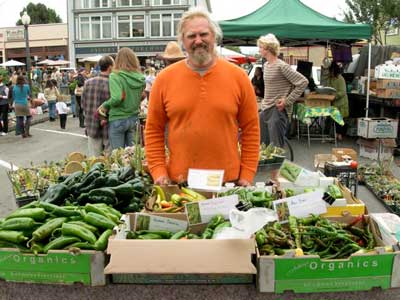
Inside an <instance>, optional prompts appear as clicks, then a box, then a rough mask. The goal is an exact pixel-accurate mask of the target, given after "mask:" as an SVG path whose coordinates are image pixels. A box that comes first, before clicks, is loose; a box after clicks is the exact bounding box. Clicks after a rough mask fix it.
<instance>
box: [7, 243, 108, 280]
mask: <svg viewBox="0 0 400 300" xmlns="http://www.w3.org/2000/svg"><path fill="white" fill-rule="evenodd" d="M0 261H1V264H0V278H1V279H3V280H5V281H13V282H26V283H45V284H74V283H81V284H83V285H89V286H102V285H105V284H106V277H105V275H104V265H105V255H104V253H103V252H99V251H84V250H82V251H80V252H78V253H72V252H68V251H63V250H54V251H49V253H48V254H39V255H33V254H26V253H21V252H19V250H16V249H8V248H7V249H5V248H2V249H0Z"/></svg>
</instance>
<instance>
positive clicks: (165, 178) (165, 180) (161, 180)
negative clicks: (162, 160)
mask: <svg viewBox="0 0 400 300" xmlns="http://www.w3.org/2000/svg"><path fill="white" fill-rule="evenodd" d="M170 183H171V180H170V179H169V178H168V176H160V177H158V178H157V179H156V180H154V184H156V185H168V184H170Z"/></svg>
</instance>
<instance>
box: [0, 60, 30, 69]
mask: <svg viewBox="0 0 400 300" xmlns="http://www.w3.org/2000/svg"><path fill="white" fill-rule="evenodd" d="M1 66H2V67H20V66H25V64H24V63H22V62H20V61H17V60H13V59H11V60H9V61H6V62H4V63H2V64H1Z"/></svg>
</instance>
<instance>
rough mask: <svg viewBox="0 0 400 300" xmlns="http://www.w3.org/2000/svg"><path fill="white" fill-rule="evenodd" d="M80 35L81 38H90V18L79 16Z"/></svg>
mask: <svg viewBox="0 0 400 300" xmlns="http://www.w3.org/2000/svg"><path fill="white" fill-rule="evenodd" d="M80 29H81V30H80V32H81V34H80V36H81V40H90V18H89V17H81V18H80Z"/></svg>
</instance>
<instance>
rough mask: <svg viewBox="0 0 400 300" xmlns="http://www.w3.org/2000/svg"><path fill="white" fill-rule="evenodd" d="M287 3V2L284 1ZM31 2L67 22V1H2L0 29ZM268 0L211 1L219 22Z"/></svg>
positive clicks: (328, 9)
mask: <svg viewBox="0 0 400 300" xmlns="http://www.w3.org/2000/svg"><path fill="white" fill-rule="evenodd" d="M282 1H285V0H282ZM301 1H302V2H303V3H304V4H305V5H307V6H309V7H311V8H312V9H314V10H316V11H318V12H319V13H322V14H324V15H326V16H328V17H336V18H337V19H339V20H341V19H342V17H343V14H342V13H341V12H342V10H343V9H345V8H347V6H346V4H345V0H329V1H326V0H324V1H323V0H301ZM29 2H33V3H35V4H36V3H42V4H44V5H46V6H47V7H48V8H52V9H54V10H55V11H56V12H57V14H58V15H59V16H60V17H61V19H62V20H63V22H67V4H66V3H67V1H66V0H0V27H8V26H15V23H16V22H17V20H18V18H19V12H20V11H21V10H22V9H23V7H25V6H26V5H28V3H29ZM266 2H267V0H211V6H212V9H213V17H214V18H215V19H217V20H227V19H233V18H237V17H240V16H243V15H247V14H249V13H251V12H252V11H254V10H256V9H257V8H259V7H260V6H262V5H263V4H264V3H266Z"/></svg>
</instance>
